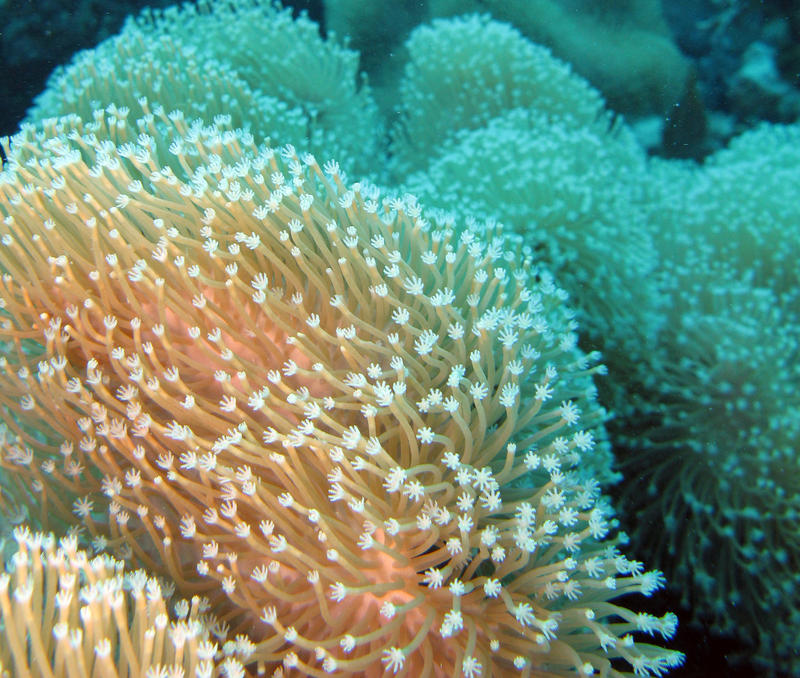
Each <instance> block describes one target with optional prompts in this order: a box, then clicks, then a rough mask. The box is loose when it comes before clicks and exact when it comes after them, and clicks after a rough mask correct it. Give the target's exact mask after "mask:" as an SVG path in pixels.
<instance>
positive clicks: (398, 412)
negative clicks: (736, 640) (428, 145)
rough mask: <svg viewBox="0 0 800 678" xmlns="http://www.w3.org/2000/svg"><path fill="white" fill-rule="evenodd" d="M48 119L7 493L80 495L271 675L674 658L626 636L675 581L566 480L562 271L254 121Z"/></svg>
mask: <svg viewBox="0 0 800 678" xmlns="http://www.w3.org/2000/svg"><path fill="white" fill-rule="evenodd" d="M53 124H54V125H55V127H51V128H49V129H47V131H46V133H45V134H44V138H46V139H47V141H46V142H44V143H43V142H42V141H41V138H37V134H40V133H38V132H36V131H35V130H33V129H26V130H25V131H23V132H21V133H20V135H18V136H17V138H16V139H15V141H14V144H13V145H12V147H11V149H10V153H11V158H10V165H9V168H8V169H7V171H6V172H5V173H4V174H3V180H2V192H3V198H4V200H3V211H4V214H5V219H4V226H3V235H2V241H3V255H2V257H3V258H2V265H3V268H4V270H5V274H4V276H3V280H2V288H3V295H2V298H3V308H4V316H5V321H4V324H3V328H2V337H3V340H4V341H5V342H6V343H7V344H8V345H9V350H7V351H6V356H5V359H4V361H3V372H2V386H3V399H4V406H5V410H6V423H7V426H8V427H9V429H10V433H9V434H8V439H9V440H10V441H11V440H13V444H10V445H8V446H7V449H6V453H5V456H6V463H7V464H10V465H12V466H13V469H14V482H16V483H19V484H20V485H21V486H24V489H25V491H26V492H27V493H30V494H31V495H32V496H35V497H37V498H38V499H39V501H40V503H41V505H42V506H47V507H49V506H52V505H53V504H56V505H57V504H58V502H60V501H63V495H64V492H65V490H70V491H72V492H74V493H75V494H76V495H78V496H76V498H75V502H74V513H75V515H76V517H77V518H78V519H80V520H81V521H82V522H84V523H87V524H90V525H91V530H92V532H94V533H96V535H97V537H98V538H102V539H101V543H102V544H103V545H105V546H107V547H113V546H116V545H121V544H125V545H126V546H127V549H128V551H129V552H130V554H131V556H132V557H133V558H139V559H140V560H142V561H144V562H145V563H147V564H148V567H150V568H152V569H153V570H154V571H156V572H159V573H161V574H163V575H165V576H170V577H171V578H173V579H174V580H175V582H176V586H177V587H178V589H180V590H181V591H182V592H185V594H191V593H193V592H196V591H201V592H203V593H204V594H206V595H208V596H210V597H211V599H212V601H213V602H214V611H215V612H216V613H217V615H218V616H219V617H220V618H222V619H223V620H226V621H228V622H229V624H230V625H231V627H232V629H231V631H232V632H237V633H238V632H241V631H244V630H248V631H249V633H250V637H251V639H252V641H253V642H254V644H255V645H254V647H253V650H252V655H251V657H250V661H251V662H255V663H256V664H260V665H261V666H266V667H269V668H270V669H272V670H275V672H276V673H280V670H279V669H277V668H276V667H282V670H284V671H286V672H287V673H288V674H289V675H291V674H293V673H295V674H297V675H322V674H323V673H331V672H333V673H335V672H340V673H343V674H344V673H359V674H364V675H381V674H382V673H383V672H384V671H389V672H391V673H399V672H401V671H405V672H406V674H407V675H452V674H453V673H454V671H456V670H457V672H460V673H463V675H466V676H479V675H504V674H506V673H508V674H509V675H517V674H520V675H571V674H578V675H580V674H583V675H591V674H592V673H593V672H595V671H598V672H601V673H602V672H608V671H610V670H611V666H612V662H613V661H614V660H615V659H616V658H620V659H624V660H625V661H626V663H627V664H628V665H629V666H630V667H633V669H634V670H635V671H636V672H637V673H644V674H646V673H648V672H654V673H661V672H662V671H663V670H664V669H666V668H667V667H669V666H672V665H674V664H676V663H677V662H678V661H679V659H680V655H679V654H677V653H673V652H670V651H665V650H663V649H661V648H658V647H655V646H651V645H647V644H642V643H640V642H638V641H636V640H635V639H634V634H635V633H636V632H637V631H639V632H644V633H646V634H654V633H660V634H661V635H663V636H666V637H668V636H670V635H671V634H672V633H673V631H674V628H675V619H674V616H673V615H669V614H668V615H666V616H665V617H663V618H656V617H653V616H651V615H649V614H644V613H634V612H632V611H630V610H628V609H627V608H625V607H623V606H620V605H618V604H615V603H614V602H613V599H615V598H617V597H619V596H621V595H623V594H626V593H629V592H633V591H640V592H642V593H645V594H649V593H650V592H651V591H653V590H654V589H656V588H658V586H659V585H660V584H661V579H660V575H658V574H657V573H653V572H645V571H644V570H643V567H642V565H641V564H640V563H637V562H632V561H629V560H628V559H626V558H625V557H624V556H623V555H622V554H621V553H620V552H619V551H618V550H617V549H616V548H615V542H614V540H612V539H608V538H607V536H606V535H607V532H608V524H607V519H606V515H605V513H606V511H605V509H604V506H603V503H602V502H601V501H599V495H598V488H597V485H596V483H595V482H594V481H593V480H591V479H590V478H588V477H587V475H586V473H580V472H577V471H575V470H574V467H576V466H577V467H580V465H581V463H582V461H581V457H582V456H586V457H587V458H588V459H587V464H591V454H592V447H593V444H594V440H593V433H592V430H591V427H592V426H596V425H597V424H598V417H599V414H600V413H599V412H597V405H596V403H595V402H594V400H593V397H594V391H593V388H592V385H591V379H590V373H591V372H592V371H593V369H595V368H592V367H591V364H590V362H591V361H590V359H589V358H587V357H585V356H582V355H581V354H580V353H579V352H578V351H577V349H576V348H575V336H574V333H573V331H572V325H571V322H570V314H569V313H568V312H567V311H566V309H565V305H564V299H563V295H562V294H561V293H560V292H559V290H558V289H557V288H556V287H555V286H554V285H553V284H552V282H551V281H550V280H549V279H548V278H547V277H546V276H541V278H538V277H537V276H536V275H535V274H534V273H530V272H526V270H525V269H522V270H520V269H516V270H515V271H513V270H511V269H512V267H511V266H510V265H509V263H508V262H509V260H510V256H509V255H510V254H513V253H510V252H508V251H507V250H505V249H504V247H505V246H506V244H505V243H504V242H503V241H502V240H500V239H499V238H497V239H485V238H484V237H480V236H478V235H476V234H474V233H473V232H471V231H470V230H466V231H464V232H463V233H461V234H460V236H459V238H457V239H456V238H454V236H453V233H452V231H451V230H450V228H449V227H447V226H441V227H440V226H438V225H435V224H434V225H431V224H429V223H427V222H426V221H425V219H424V217H423V216H422V214H421V212H420V208H419V207H418V206H417V205H416V203H415V202H414V201H413V200H412V199H410V198H405V199H395V200H390V201H382V200H381V199H380V197H379V194H378V192H377V191H376V190H375V189H373V188H371V187H370V186H368V185H359V184H353V185H351V186H347V185H346V184H344V183H343V181H342V179H341V177H340V176H339V173H338V168H337V166H336V164H335V163H334V162H330V163H327V164H326V165H325V168H324V169H323V168H320V167H319V165H318V164H317V162H316V160H315V159H314V158H313V157H312V156H310V155H307V154H300V155H298V154H297V153H296V152H295V151H294V149H293V148H291V147H284V148H283V149H281V150H279V151H275V150H273V149H271V148H268V147H257V146H256V145H255V144H254V142H253V140H252V138H251V137H250V135H249V134H247V133H244V132H241V131H237V130H226V129H221V128H220V127H218V126H202V125H201V124H199V123H194V124H187V123H185V122H184V121H183V120H182V119H181V116H179V115H174V116H172V119H169V118H166V117H164V118H161V119H158V118H156V117H155V116H151V117H148V118H145V119H143V120H141V121H138V123H136V122H131V121H127V120H125V119H123V118H116V119H115V118H112V117H110V116H107V115H105V114H103V115H98V116H96V119H95V121H93V122H91V123H83V122H81V121H80V120H78V119H63V120H61V121H59V122H57V123H53ZM112 131H113V135H114V137H115V139H116V140H117V141H116V143H113V142H110V141H109V138H110V136H111V134H112ZM167 158H168V159H169V161H167V160H166V159H167ZM23 159H25V160H24V162H19V161H22V160H23ZM168 162H169V164H168ZM173 168H174V169H173ZM179 176H183V179H181V178H179ZM526 268H528V267H526ZM11 347H13V348H11ZM584 426H588V428H584ZM16 494H17V496H19V495H22V494H24V493H23V492H22V487H20V489H19V490H18V491H17V493H16ZM59 495H60V496H59ZM104 504H107V517H106V521H107V522H106V524H103V520H102V519H101V518H100V514H101V512H102V510H103V509H102V508H101V506H102V505H104ZM61 517H62V518H63V519H64V520H68V516H66V515H63V514H62V516H61ZM147 535H150V538H149V540H148V539H147ZM192 567H194V568H195V571H194V572H193V571H192ZM198 575H199V582H198V581H196V580H197V579H198ZM14 659H15V661H24V656H23V657H19V656H15V658H14ZM614 666H616V664H614Z"/></svg>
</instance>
